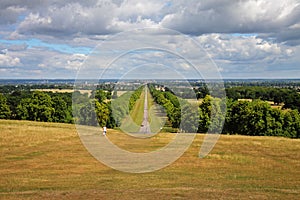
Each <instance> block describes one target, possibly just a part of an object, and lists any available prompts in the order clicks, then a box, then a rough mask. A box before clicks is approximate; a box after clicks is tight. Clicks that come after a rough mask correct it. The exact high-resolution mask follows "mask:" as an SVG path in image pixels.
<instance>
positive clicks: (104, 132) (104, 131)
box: [103, 126, 106, 136]
mask: <svg viewBox="0 0 300 200" xmlns="http://www.w3.org/2000/svg"><path fill="white" fill-rule="evenodd" d="M103 135H104V136H105V135H106V126H104V127H103Z"/></svg>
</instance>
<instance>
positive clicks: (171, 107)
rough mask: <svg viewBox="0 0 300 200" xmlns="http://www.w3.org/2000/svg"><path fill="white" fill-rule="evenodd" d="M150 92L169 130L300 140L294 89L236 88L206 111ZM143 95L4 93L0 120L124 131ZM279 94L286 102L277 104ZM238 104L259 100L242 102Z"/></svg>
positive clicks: (206, 101)
mask: <svg viewBox="0 0 300 200" xmlns="http://www.w3.org/2000/svg"><path fill="white" fill-rule="evenodd" d="M148 87H149V90H150V93H151V95H152V97H153V99H154V101H155V102H156V103H157V104H159V105H161V106H162V107H163V108H164V109H165V112H166V115H167V118H168V123H169V125H170V126H171V127H173V128H176V129H180V130H182V131H183V132H199V133H205V132H222V133H223V134H243V135H257V136H260V135H264V136H266V135H269V136H285V137H290V138H299V137H300V114H299V111H298V109H299V107H298V106H299V105H298V104H297V102H296V103H295V101H296V99H294V100H295V101H289V100H288V99H289V96H293V95H296V94H298V93H295V92H292V91H290V90H289V89H275V88H273V89H270V90H269V89H268V88H264V87H262V88H256V87H254V88H233V89H230V90H228V91H230V92H229V93H228V94H227V95H228V97H231V98H226V99H220V98H216V97H211V96H210V95H206V96H205V97H204V98H203V100H202V103H201V104H200V105H191V104H190V103H189V102H187V101H185V100H184V99H182V98H178V97H177V96H176V95H175V94H174V93H173V92H172V91H171V90H168V89H166V90H165V91H162V90H158V89H156V88H155V86H154V85H151V84H150V85H149V86H148ZM142 90H143V87H140V88H138V89H137V90H135V91H132V92H126V93H125V94H123V95H122V96H120V97H118V98H115V99H113V96H116V95H117V94H116V93H115V92H114V91H106V90H96V91H94V92H93V93H92V94H91V95H90V96H89V95H88V94H81V93H80V92H74V93H73V94H71V93H52V92H40V91H34V92H30V91H13V92H11V93H5V94H1V93H0V119H18V120H32V121H44V122H63V123H75V122H76V123H79V124H83V125H97V124H99V125H100V126H107V127H109V128H114V127H118V126H120V125H121V123H122V119H124V117H125V116H127V115H128V114H129V112H130V111H131V109H132V108H133V106H134V104H135V102H136V101H137V100H138V99H139V98H140V95H141V93H142ZM275 94H277V95H280V96H282V95H285V96H283V97H281V98H282V100H278V101H276V100H275V96H276V95H275ZM72 95H73V102H72ZM238 98H253V99H254V100H253V101H239V100H237V99H238ZM272 98H273V99H272ZM276 98H277V97H276ZM295 98H296V97H295ZM264 99H268V100H273V101H274V102H281V101H284V102H285V106H286V105H289V104H288V103H289V102H292V103H291V105H289V106H288V107H287V108H285V109H278V108H272V107H271V106H270V104H269V103H267V102H265V101H264ZM225 110H227V112H226V115H225ZM212 119H213V120H212ZM182 122H184V123H182ZM223 122H224V124H223ZM223 125H224V127H223ZM222 128H223V129H222Z"/></svg>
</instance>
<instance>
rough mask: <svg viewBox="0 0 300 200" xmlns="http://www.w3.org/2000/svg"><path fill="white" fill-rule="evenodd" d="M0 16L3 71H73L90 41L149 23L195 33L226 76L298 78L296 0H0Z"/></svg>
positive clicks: (299, 9) (7, 74) (51, 74)
mask: <svg viewBox="0 0 300 200" xmlns="http://www.w3.org/2000/svg"><path fill="white" fill-rule="evenodd" d="M0 16H1V19H0V78H1V79H4V78H52V79H55V78H75V77H76V74H77V72H78V69H79V68H80V67H82V66H83V65H84V62H85V60H86V59H89V57H90V55H94V54H93V51H94V48H95V47H97V46H99V45H100V46H101V44H102V43H103V42H105V41H107V40H110V38H113V37H114V36H116V35H118V34H120V33H122V32H124V31H125V32H126V31H130V30H133V29H139V28H147V27H151V28H157V29H159V28H167V29H170V30H174V31H176V32H178V33H181V34H185V35H187V36H188V37H190V38H193V40H195V41H196V42H198V43H199V45H200V46H201V47H202V48H203V49H204V50H205V51H206V52H207V54H208V55H209V56H210V57H211V58H212V60H213V61H214V62H215V63H216V65H217V67H218V70H219V72H220V74H221V75H222V77H223V78H300V66H299V62H300V34H299V33H300V1H299V0H273V1H270V0H245V1H236V0H230V1H229V0H200V1H199V0H191V1H183V0H176V1H175V0H174V1H172V0H168V1H162V0H149V1H146V0H139V1H138V0H127V1H125V0H124V1H123V0H111V1H107V0H105V1H104V0H87V1H79V0H73V1H71V0H62V1H57V0H49V1H39V0H32V1H22V0H14V1H6V0H4V1H1V2H0ZM155 34H160V35H164V34H168V33H163V32H158V33H155ZM155 34H154V35H153V38H155ZM159 38H162V39H161V41H156V42H157V43H162V44H165V41H163V40H164V39H163V38H168V37H159ZM124 40H126V38H124ZM141 40H143V39H141ZM153 41H154V40H153ZM144 42H145V41H144ZM173 43H176V44H175V45H177V46H181V48H186V49H189V45H190V44H188V43H187V42H183V41H173ZM147 44H149V45H151V41H148V43H147ZM170 44H171V43H170ZM112 45H113V44H112ZM118 48H120V49H118ZM122 48H123V47H118V45H117V44H116V45H113V46H112V49H111V50H112V51H115V52H117V51H122ZM125 49H126V48H125ZM107 51H109V49H107ZM133 52H134V51H133ZM116 56H117V55H116ZM131 59H135V58H131ZM159 59H162V60H159ZM163 59H166V58H165V57H161V58H159V57H156V60H155V63H166V62H165V61H164V60H163ZM193 59H197V58H193ZM149 62H150V61H149ZM122 63H126V62H122ZM127 63H129V62H127ZM130 63H132V67H134V66H133V65H134V63H138V62H135V61H134V60H130ZM173 67H175V68H176V66H173ZM120 68H122V66H120Z"/></svg>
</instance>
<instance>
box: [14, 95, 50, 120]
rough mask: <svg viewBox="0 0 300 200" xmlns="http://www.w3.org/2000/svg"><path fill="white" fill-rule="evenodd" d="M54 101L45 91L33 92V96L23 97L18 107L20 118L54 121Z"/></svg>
mask: <svg viewBox="0 0 300 200" xmlns="http://www.w3.org/2000/svg"><path fill="white" fill-rule="evenodd" d="M52 105H53V102H52V100H51V97H50V96H49V95H48V94H46V93H43V92H34V93H32V96H31V98H25V99H22V100H21V102H20V104H19V105H18V107H17V115H18V118H20V119H24V120H32V121H44V122H52V121H53V118H52V117H53V113H54V112H55V110H54V108H53V107H52Z"/></svg>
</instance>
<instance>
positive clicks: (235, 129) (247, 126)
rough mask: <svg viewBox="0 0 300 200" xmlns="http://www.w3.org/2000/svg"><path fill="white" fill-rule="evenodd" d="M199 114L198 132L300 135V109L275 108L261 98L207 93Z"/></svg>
mask: <svg viewBox="0 0 300 200" xmlns="http://www.w3.org/2000/svg"><path fill="white" fill-rule="evenodd" d="M226 104H227V106H226V107H227V112H226V115H225V114H224V113H225V112H224V109H225V105H226ZM199 116H200V117H199V128H198V132H207V131H208V132H218V133H220V132H221V131H222V133H224V134H242V135H250V136H284V137H290V138H300V114H299V112H298V110H291V109H285V110H281V109H278V108H272V107H271V106H270V104H269V103H268V102H265V101H262V100H255V101H252V102H251V101H234V100H232V99H226V100H221V99H218V98H212V97H211V96H206V97H205V99H204V100H203V103H202V104H201V105H200V106H199ZM224 117H225V119H224ZM222 122H224V127H223V129H222V125H223V124H222Z"/></svg>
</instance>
